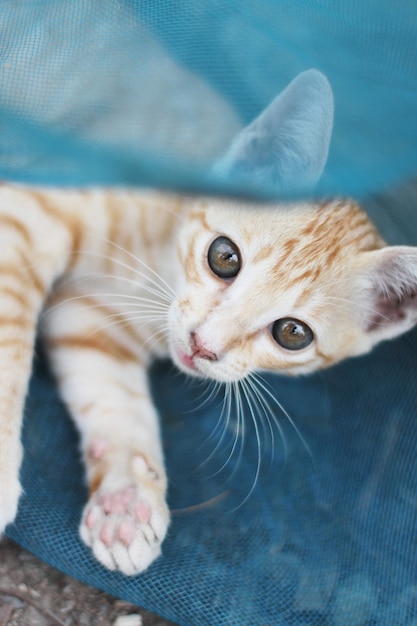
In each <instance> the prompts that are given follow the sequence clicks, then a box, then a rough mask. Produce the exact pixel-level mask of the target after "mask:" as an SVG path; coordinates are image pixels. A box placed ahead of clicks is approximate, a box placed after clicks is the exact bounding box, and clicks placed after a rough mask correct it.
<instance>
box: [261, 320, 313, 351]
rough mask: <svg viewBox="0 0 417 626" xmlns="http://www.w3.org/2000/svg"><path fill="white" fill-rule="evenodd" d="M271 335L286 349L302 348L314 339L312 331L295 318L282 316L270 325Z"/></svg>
mask: <svg viewBox="0 0 417 626" xmlns="http://www.w3.org/2000/svg"><path fill="white" fill-rule="evenodd" d="M271 332H272V336H273V338H274V339H275V341H276V342H277V343H278V344H279V345H280V346H281V347H282V348H285V349H286V350H302V349H303V348H306V347H307V346H308V345H309V344H310V343H311V342H312V341H313V339H314V335H313V331H312V330H311V328H310V327H309V326H307V324H305V323H304V322H301V321H300V320H297V319H291V318H289V317H283V318H282V319H279V320H277V321H276V322H274V323H273V325H272V330H271Z"/></svg>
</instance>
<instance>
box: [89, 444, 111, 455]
mask: <svg viewBox="0 0 417 626" xmlns="http://www.w3.org/2000/svg"><path fill="white" fill-rule="evenodd" d="M108 447H109V442H108V441H107V439H95V441H93V443H92V444H91V446H90V448H89V453H90V455H91V457H92V458H93V459H101V457H102V456H103V454H104V453H105V452H106V450H107V449H108Z"/></svg>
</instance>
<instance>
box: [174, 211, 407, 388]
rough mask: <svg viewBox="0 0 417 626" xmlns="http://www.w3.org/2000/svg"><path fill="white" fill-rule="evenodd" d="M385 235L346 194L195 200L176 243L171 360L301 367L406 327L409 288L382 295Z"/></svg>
mask: <svg viewBox="0 0 417 626" xmlns="http://www.w3.org/2000/svg"><path fill="white" fill-rule="evenodd" d="M383 245H384V244H383V242H382V240H381V239H380V237H379V235H378V233H377V232H376V230H375V228H374V226H373V225H372V224H371V222H370V221H369V220H368V218H367V216H366V214H365V213H364V212H362V211H361V210H360V209H359V207H357V205H355V204H354V203H352V202H333V203H328V204H326V205H322V206H318V205H311V204H310V205H308V204H298V205H293V206H286V207H285V206H284V207H282V206H280V207H277V206H276V207H262V206H249V205H243V206H242V205H241V204H240V205H238V203H232V202H230V203H228V202H220V201H218V200H212V201H197V202H196V203H195V205H194V207H193V209H192V210H191V211H190V213H189V215H188V217H187V218H186V220H185V223H184V225H183V228H182V230H181V232H180V237H179V243H178V254H179V258H180V265H181V268H182V269H181V272H182V273H181V275H180V276H179V277H178V284H177V285H176V288H177V293H178V298H177V300H176V301H175V302H174V303H173V304H172V307H171V310H170V316H169V325H170V349H171V355H172V358H173V360H174V362H175V363H176V364H177V365H178V366H179V367H180V368H181V369H182V370H183V371H185V372H187V373H188V374H192V375H197V376H202V377H208V378H211V379H214V380H219V381H235V380H239V379H241V378H244V377H245V376H247V375H248V374H249V373H251V372H253V371H257V370H272V371H276V372H281V373H288V374H304V373H309V372H312V371H314V370H317V369H320V368H323V367H327V366H329V365H332V364H334V363H336V362H338V361H340V360H342V359H344V358H346V357H349V356H353V355H357V354H361V353H364V352H367V351H368V350H370V348H371V347H372V346H373V345H374V344H375V343H377V342H378V341H380V340H381V339H384V338H387V337H390V336H393V334H398V333H399V332H404V330H407V329H408V328H410V326H412V325H413V323H415V321H416V320H417V306H415V305H413V302H414V301H415V300H414V299H413V296H414V295H415V290H416V289H415V288H414V289H415V290H414V291H413V290H408V291H407V290H406V293H405V294H403V295H404V298H402V300H401V297H399V294H398V293H395V297H394V294H392V295H393V298H391V299H389V297H388V296H387V293H386V292H387V288H388V284H389V283H390V282H392V281H391V280H390V269H389V268H388V269H387V267H388V265H389V263H390V260H389V258H388V257H389V255H388V254H387V251H390V250H397V249H398V248H384V249H383V250H379V248H381V246H383ZM406 250H414V249H408V248H407V249H406ZM416 259H417V257H416V256H414V258H413V263H416ZM391 265H392V263H391ZM416 274H417V272H416ZM391 300H392V302H391ZM410 303H411V307H410V306H409V304H410ZM403 309H404V310H403ZM405 309H406V310H405ZM409 309H410V310H409ZM394 322H395V324H394V326H395V332H394V331H393V330H392V327H393V323H394Z"/></svg>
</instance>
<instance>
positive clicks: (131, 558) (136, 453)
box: [46, 299, 169, 575]
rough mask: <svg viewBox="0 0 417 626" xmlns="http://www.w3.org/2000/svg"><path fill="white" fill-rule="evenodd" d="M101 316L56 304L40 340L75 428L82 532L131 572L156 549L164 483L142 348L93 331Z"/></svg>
mask: <svg viewBox="0 0 417 626" xmlns="http://www.w3.org/2000/svg"><path fill="white" fill-rule="evenodd" d="M68 307H70V308H71V311H69V312H68ZM65 309H67V310H65ZM75 310H76V311H75ZM68 313H69V314H68ZM75 313H76V314H75ZM100 316H101V313H100V309H99V307H90V308H89V309H87V308H86V307H85V306H84V300H82V299H80V301H72V302H71V303H70V304H66V305H65V304H64V306H63V307H58V308H57V309H56V310H55V311H53V319H51V320H50V322H49V325H48V328H47V337H46V345H47V346H48V351H49V353H50V357H51V362H52V366H53V369H54V372H55V374H56V377H57V380H58V384H59V387H60V391H61V394H62V396H63V398H64V400H65V402H66V404H67V405H68V407H69V410H70V413H71V414H72V416H73V418H74V419H75V422H76V424H77V426H78V429H79V431H80V434H81V446H82V453H83V457H84V461H85V466H86V475H87V483H88V488H89V500H88V502H87V504H86V506H85V509H84V512H83V516H82V521H81V526H80V534H81V537H82V539H83V541H84V542H85V543H86V544H87V545H88V546H89V547H91V549H92V551H93V553H94V555H95V557H96V558H97V559H98V560H99V561H100V562H101V563H102V564H103V565H104V566H106V567H107V568H109V569H117V570H120V571H121V572H123V573H124V574H127V575H132V574H136V573H138V572H141V571H143V570H144V569H145V568H146V567H148V565H149V564H150V563H151V562H152V561H153V560H154V559H155V558H156V557H157V556H158V555H159V554H160V550H161V543H162V541H163V539H164V537H165V534H166V531H167V528H168V524H169V512H168V507H167V505H166V502H165V496H166V487H167V481H166V475H165V469H164V463H163V455H162V450H161V443H160V435H159V425H158V418H157V414H156V411H155V409H154V407H153V403H152V400H151V398H150V394H149V390H148V381H147V373H146V368H145V364H141V361H142V352H141V348H140V347H139V346H136V345H135V343H134V342H133V341H132V338H131V337H129V336H125V335H124V334H123V333H122V332H119V331H117V330H116V331H115V332H113V333H112V334H111V333H108V332H106V333H105V332H104V331H100V330H98V328H99V327H100V325H101V324H100Z"/></svg>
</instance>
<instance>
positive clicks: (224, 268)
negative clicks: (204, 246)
mask: <svg viewBox="0 0 417 626" xmlns="http://www.w3.org/2000/svg"><path fill="white" fill-rule="evenodd" d="M207 261H208V264H209V266H210V269H211V271H212V272H213V273H214V274H216V276H218V277H219V278H223V279H224V280H227V279H228V278H234V277H235V276H236V275H237V274H238V273H239V270H240V252H239V248H238V247H237V245H236V244H234V243H233V241H231V240H230V239H228V238H227V237H217V239H215V240H214V241H213V243H212V244H211V246H210V248H209V251H208V254H207Z"/></svg>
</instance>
